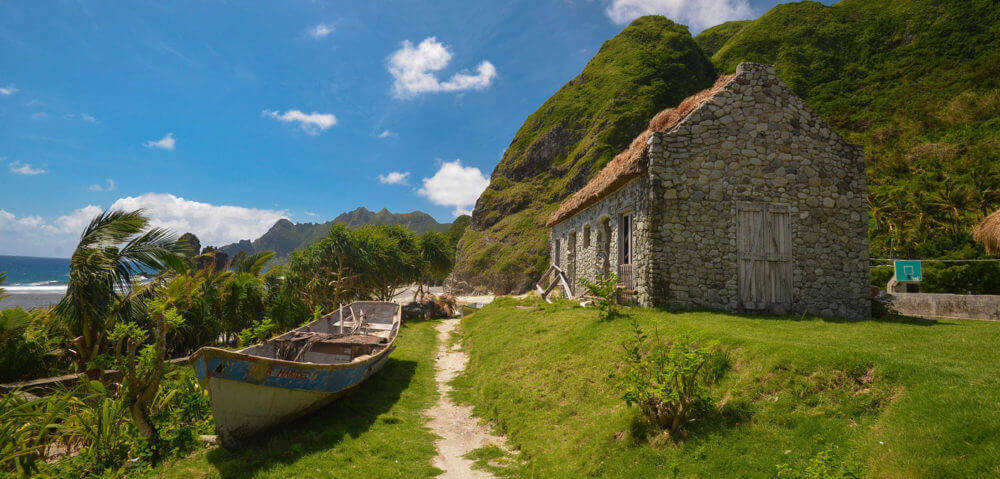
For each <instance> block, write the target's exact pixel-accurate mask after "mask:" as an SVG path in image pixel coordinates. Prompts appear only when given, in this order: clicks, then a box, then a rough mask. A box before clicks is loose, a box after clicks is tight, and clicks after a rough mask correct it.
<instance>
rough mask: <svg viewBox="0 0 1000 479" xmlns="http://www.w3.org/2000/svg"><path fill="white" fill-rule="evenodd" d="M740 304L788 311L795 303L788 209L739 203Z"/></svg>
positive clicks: (748, 306)
mask: <svg viewBox="0 0 1000 479" xmlns="http://www.w3.org/2000/svg"><path fill="white" fill-rule="evenodd" d="M736 227H737V234H736V244H737V258H738V261H739V300H740V304H741V305H742V306H743V307H744V308H746V309H756V310H771V311H779V312H780V311H784V309H785V307H786V306H787V305H789V304H790V303H791V300H792V223H791V216H790V214H789V211H788V206H787V205H773V204H764V203H739V204H738V207H737V219H736Z"/></svg>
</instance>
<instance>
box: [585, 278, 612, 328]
mask: <svg viewBox="0 0 1000 479" xmlns="http://www.w3.org/2000/svg"><path fill="white" fill-rule="evenodd" d="M580 286H583V287H584V288H585V289H586V290H587V294H588V295H589V296H592V297H593V298H594V304H595V305H596V306H597V308H598V309H600V310H601V321H608V320H611V319H614V318H616V317H618V316H619V315H620V314H621V310H620V308H619V306H618V275H616V274H611V275H608V276H607V277H605V278H604V279H603V280H601V281H598V282H596V283H592V282H590V281H589V280H587V278H580Z"/></svg>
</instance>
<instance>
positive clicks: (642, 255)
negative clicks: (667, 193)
mask: <svg viewBox="0 0 1000 479" xmlns="http://www.w3.org/2000/svg"><path fill="white" fill-rule="evenodd" d="M648 185H649V182H648V180H647V179H646V178H645V177H642V178H637V179H635V180H632V181H631V182H629V183H627V184H626V185H624V186H622V187H621V188H619V189H618V190H617V191H615V192H614V193H611V194H610V195H608V196H607V197H605V198H604V199H602V200H601V201H600V202H598V203H596V204H594V205H591V206H590V207H588V208H586V209H584V210H583V211H580V212H579V213H577V214H575V215H573V216H572V217H570V218H568V219H566V220H565V221H563V222H561V223H559V224H556V225H555V226H553V227H552V228H551V229H550V232H549V256H550V257H551V258H555V241H556V239H559V240H560V241H561V242H562V248H561V256H562V257H561V258H560V264H561V265H562V268H563V269H564V270H567V271H568V267H569V265H570V257H571V255H572V254H573V253H574V252H575V254H576V278H587V279H588V280H590V281H596V280H598V279H600V278H601V275H602V263H603V255H602V254H601V253H602V251H601V240H600V238H601V233H600V225H601V220H602V219H604V218H606V219H608V220H609V226H610V229H611V235H610V244H609V247H610V251H609V252H608V254H609V256H608V265H609V268H610V271H611V272H613V273H617V271H618V240H619V236H618V234H619V217H620V215H621V214H622V213H624V212H626V211H631V212H632V215H633V216H632V218H633V219H632V224H633V228H634V231H633V252H632V264H633V277H634V281H635V286H636V290H637V292H638V295H639V301H640V302H641V303H643V304H648V303H649V297H648V294H647V292H648V289H649V288H648V286H647V278H648V275H649V273H648V266H649V265H650V261H649V245H650V241H649V235H648V228H647V226H646V225H647V223H648V218H647V215H648V206H649V187H648ZM588 225H589V226H590V242H589V246H588V245H586V241H585V238H584V232H585V231H586V227H587V226H588ZM571 232H576V248H575V249H574V250H571V249H570V247H569V244H570V233H571ZM571 281H572V282H574V283H575V280H573V279H571ZM573 287H574V292H575V294H582V293H583V292H584V290H583V287H581V286H579V284H574V285H573Z"/></svg>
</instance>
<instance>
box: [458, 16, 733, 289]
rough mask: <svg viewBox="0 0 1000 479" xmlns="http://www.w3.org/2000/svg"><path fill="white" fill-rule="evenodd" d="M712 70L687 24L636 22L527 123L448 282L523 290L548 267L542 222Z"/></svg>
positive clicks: (476, 215)
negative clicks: (658, 112) (660, 112)
mask: <svg viewBox="0 0 1000 479" xmlns="http://www.w3.org/2000/svg"><path fill="white" fill-rule="evenodd" d="M714 79H715V71H714V69H713V67H712V65H711V63H710V62H709V60H708V58H707V57H705V55H704V54H703V53H702V52H701V49H699V48H698V45H697V44H695V42H694V40H693V39H692V38H691V35H690V33H689V32H688V29H687V27H684V26H683V25H678V24H676V23H674V22H672V21H670V20H667V19H666V18H663V17H642V18H639V19H637V20H635V21H634V22H632V24H631V25H629V26H628V27H626V28H625V29H624V30H622V32H621V33H619V34H618V35H617V36H615V37H614V38H612V39H611V40H608V41H607V42H605V43H604V45H602V46H601V49H600V51H598V53H597V55H596V56H595V57H594V58H593V59H591V60H590V62H589V63H588V64H587V66H586V67H585V68H584V69H583V72H581V73H580V75H579V76H577V77H576V78H574V79H573V80H571V81H570V82H569V83H567V84H566V85H564V86H563V87H562V88H560V89H559V91H558V92H556V93H555V94H554V95H553V96H552V97H551V98H549V99H548V100H547V101H546V102H545V103H544V104H542V106H541V107H540V108H539V109H538V110H537V111H535V112H534V113H533V114H531V116H529V117H528V118H527V120H525V122H524V125H522V126H521V128H520V130H518V132H517V134H516V135H515V136H514V140H513V141H512V142H511V144H510V146H509V147H508V148H507V151H506V152H505V153H504V155H503V159H502V160H501V161H500V163H499V164H498V165H497V167H496V169H495V170H494V171H493V175H492V177H491V179H490V186H489V188H487V189H486V191H485V192H484V193H483V194H482V196H480V198H479V201H478V202H476V208H475V210H474V211H473V213H472V224H471V226H470V227H469V229H467V230H466V232H465V235H464V236H463V237H462V241H461V242H460V243H459V252H458V258H457V264H456V267H455V271H454V277H455V279H457V280H460V281H466V282H467V283H469V284H470V285H471V286H475V287H480V288H486V289H490V290H498V291H516V290H523V289H525V288H527V287H528V286H529V285H530V284H531V283H532V282H533V281H535V280H537V279H538V276H539V275H541V273H542V271H543V270H544V268H545V267H546V266H547V265H548V256H547V252H546V246H545V245H546V241H547V237H548V234H547V232H546V230H545V226H544V223H545V218H546V217H547V216H548V214H549V213H551V212H552V210H553V209H555V207H556V206H557V205H558V203H559V201H561V200H562V199H563V198H565V197H567V196H569V195H570V194H572V193H573V192H574V191H576V190H577V189H579V188H580V187H581V186H583V185H584V184H585V183H586V182H587V180H588V179H590V178H591V177H592V176H593V175H594V174H595V173H597V172H598V171H600V169H601V167H603V166H604V165H605V164H606V163H607V162H608V161H609V160H610V159H611V158H612V157H614V155H615V154H617V153H618V152H619V151H621V150H622V149H624V148H625V147H626V146H628V144H629V142H630V141H631V140H632V138H633V137H635V135H637V134H638V133H639V132H641V131H642V130H643V129H644V128H645V127H646V124H647V123H648V122H649V118H650V117H651V116H653V114H655V113H656V112H657V111H659V110H661V109H663V108H666V107H669V106H673V105H676V104H677V103H679V102H680V101H681V100H682V99H684V98H685V97H686V96H688V95H690V94H692V93H695V92H697V91H699V90H701V89H703V88H706V87H707V86H709V85H711V83H712V81H713V80H714Z"/></svg>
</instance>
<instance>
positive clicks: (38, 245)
mask: <svg viewBox="0 0 1000 479" xmlns="http://www.w3.org/2000/svg"><path fill="white" fill-rule="evenodd" d="M138 208H142V209H144V210H145V212H146V215H148V216H149V218H150V223H152V224H153V225H154V226H160V227H165V228H168V229H170V230H171V231H173V232H174V233H176V234H178V235H180V234H183V233H186V232H192V233H194V234H195V235H197V236H198V239H199V240H201V244H203V245H215V246H221V245H224V244H228V243H232V242H235V241H238V240H241V239H255V238H257V237H259V236H260V235H262V234H264V232H266V231H267V230H268V228H270V227H271V226H272V225H273V224H274V223H275V222H276V221H278V220H279V219H281V218H285V217H287V214H286V212H285V211H275V210H265V209H256V208H244V207H241V206H230V205H212V204H209V203H201V202H198V201H190V200H185V199H184V198H181V197H178V196H174V195H171V194H165V193H146V194H144V195H141V196H135V197H131V196H130V197H125V198H119V199H118V200H117V201H115V202H114V203H112V205H111V209H122V210H134V209H138ZM101 211H103V208H101V207H100V206H96V205H87V206H85V207H83V208H79V209H77V210H75V211H73V212H72V213H70V214H67V215H63V216H59V217H57V218H55V219H54V220H51V221H46V220H45V219H43V218H42V217H40V216H25V217H20V218H18V217H17V216H15V215H14V214H12V213H10V212H7V211H4V210H0V251H3V252H4V254H13V255H29V256H30V255H35V256H60V257H68V256H69V255H70V254H72V252H73V248H74V247H75V246H76V243H77V242H78V241H79V236H80V233H81V232H82V231H83V229H84V228H85V227H86V226H87V224H88V223H89V222H90V220H91V219H93V218H94V216H97V215H98V214H99V213H100V212H101Z"/></svg>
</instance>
